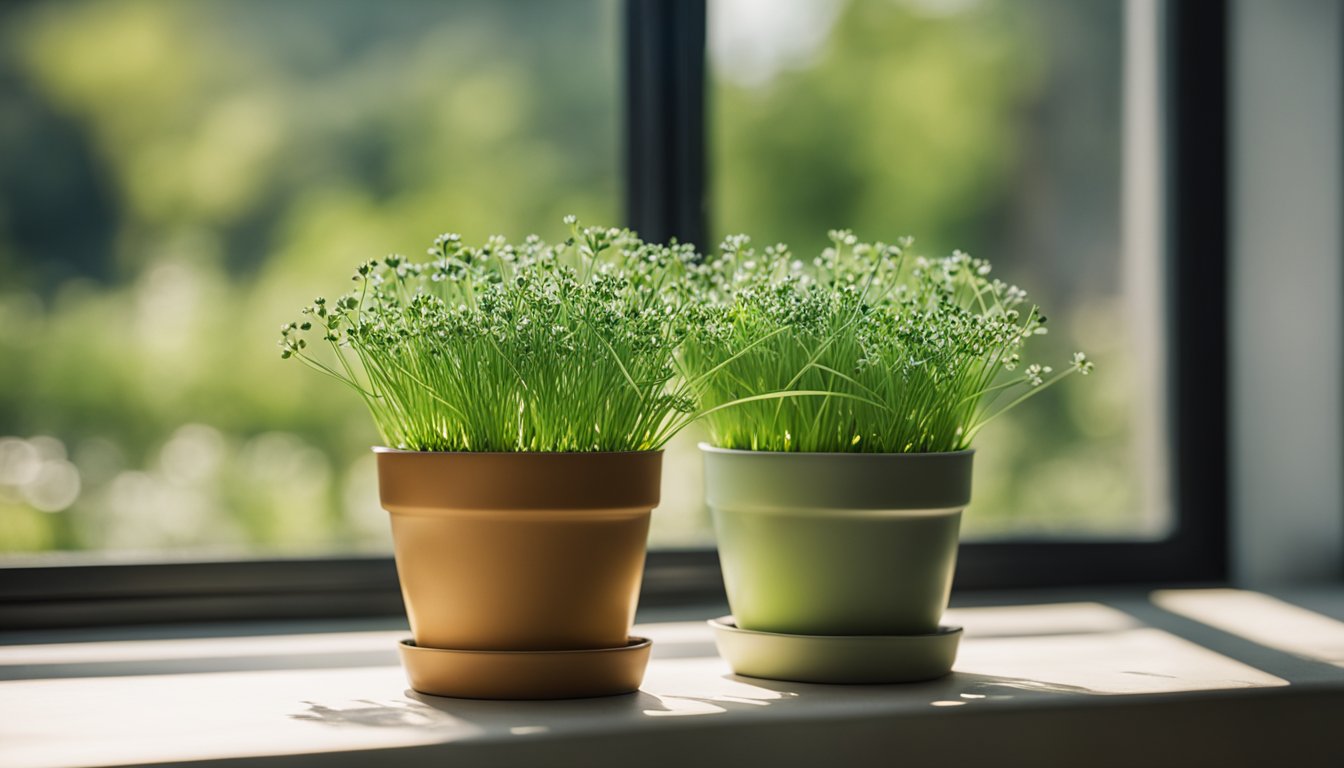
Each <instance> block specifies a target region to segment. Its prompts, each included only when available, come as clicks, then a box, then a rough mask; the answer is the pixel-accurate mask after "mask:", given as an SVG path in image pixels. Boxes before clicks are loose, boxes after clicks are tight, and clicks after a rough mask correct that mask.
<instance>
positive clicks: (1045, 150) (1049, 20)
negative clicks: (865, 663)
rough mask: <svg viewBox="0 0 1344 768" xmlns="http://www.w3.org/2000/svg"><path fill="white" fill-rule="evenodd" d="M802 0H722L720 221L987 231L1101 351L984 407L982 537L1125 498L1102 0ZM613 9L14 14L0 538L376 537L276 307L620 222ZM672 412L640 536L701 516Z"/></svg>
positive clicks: (338, 415)
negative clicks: (534, 238) (281, 345)
mask: <svg viewBox="0 0 1344 768" xmlns="http://www.w3.org/2000/svg"><path fill="white" fill-rule="evenodd" d="M729 5H732V6H735V8H734V9H732V12H731V13H729V12H728V11H725V10H724V9H725V8H727V7H728V6H729ZM804 6H806V7H808V8H812V11H811V13H812V16H810V17H807V18H806V19H804V20H803V22H802V23H803V25H804V27H805V29H804V30H803V31H802V32H801V33H800V32H799V31H798V29H792V31H791V29H790V28H787V27H783V28H780V27H777V26H775V27H772V26H771V24H770V23H766V22H764V21H762V22H761V23H760V24H753V23H752V18H753V17H752V16H751V14H752V13H756V14H757V15H758V17H759V18H761V19H768V18H771V17H773V16H774V15H775V14H774V13H773V11H772V8H773V6H772V5H771V4H770V3H764V4H762V3H759V2H756V3H752V2H744V1H739V2H734V3H712V4H711V11H712V12H711V25H712V28H711V38H713V39H712V40H711V43H712V44H711V48H712V51H711V54H712V56H711V64H712V80H711V83H710V88H711V103H710V110H711V123H710V126H709V130H710V141H711V148H712V149H711V158H710V163H711V174H712V178H713V180H714V181H713V184H712V188H711V190H710V194H711V197H710V201H711V203H710V206H711V207H710V213H711V223H712V225H713V226H714V227H715V230H716V231H717V232H719V233H721V234H723V233H727V232H728V231H734V232H736V231H745V232H749V233H751V234H753V235H754V236H755V237H757V238H758V239H760V240H762V241H770V242H773V241H777V240H784V241H788V242H790V243H792V244H793V245H794V246H795V248H796V249H799V250H804V251H805V250H809V249H815V248H819V247H820V243H821V240H822V238H824V235H825V231H826V230H827V229H828V228H832V227H838V226H848V227H852V228H854V229H855V230H857V231H858V232H859V233H860V234H861V235H862V236H864V237H870V238H886V239H892V238H895V237H896V236H898V235H901V234H911V235H914V236H915V237H916V238H918V239H919V241H920V242H921V243H922V244H923V247H924V248H926V249H927V250H929V251H930V252H939V251H945V250H950V249H951V248H953V247H961V248H963V249H966V250H969V251H971V252H972V253H973V254H975V255H979V256H985V257H988V258H991V259H993V260H994V261H995V263H996V268H997V269H998V272H999V274H1000V276H1001V277H1002V278H1003V279H1005V280H1008V281H1010V282H1017V283H1020V284H1022V285H1024V286H1025V287H1027V288H1028V289H1029V290H1032V289H1034V292H1035V293H1036V294H1037V296H1038V298H1039V299H1040V300H1041V302H1042V303H1043V304H1045V305H1046V306H1047V308H1049V309H1052V310H1053V312H1052V313H1051V314H1052V317H1051V323H1052V325H1053V326H1055V329H1056V332H1057V333H1056V335H1052V336H1049V337H1046V343H1043V344H1041V345H1039V348H1038V352H1039V353H1040V357H1041V359H1042V360H1043V361H1044V362H1051V361H1054V362H1055V363H1057V364H1058V363H1062V362H1063V361H1064V360H1065V359H1066V358H1067V353H1068V352H1071V351H1072V350H1073V349H1074V348H1075V347H1077V348H1082V349H1086V350H1087V351H1088V352H1089V354H1090V355H1091V356H1092V357H1094V358H1096V359H1097V360H1098V361H1099V369H1098V373H1097V374H1096V375H1095V376H1094V377H1092V378H1091V379H1089V380H1084V381H1079V382H1070V383H1069V384H1068V385H1067V386H1063V387H1061V388H1060V389H1059V390H1056V391H1055V392H1054V393H1052V394H1051V395H1050V396H1048V397H1046V398H1041V399H1040V401H1038V402H1036V403H1034V404H1032V406H1031V407H1029V408H1023V409H1022V410H1021V411H1020V412H1019V413H1015V414H1014V417H1013V418H1012V420H1011V421H1008V420H1005V421H1004V422H1003V423H1002V424H1000V425H999V426H998V427H997V428H995V429H994V430H993V431H992V432H987V433H986V434H985V435H984V439H983V440H982V441H981V444H980V446H979V447H980V450H981V453H980V456H979V458H978V459H977V460H978V461H979V462H980V463H981V467H980V470H979V476H978V478H977V483H978V484H979V485H978V488H977V494H976V504H975V507H974V511H973V513H972V514H971V515H970V516H969V517H968V530H969V531H970V532H972V533H975V532H979V533H982V534H995V533H1015V532H1021V531H1023V530H1067V531H1082V532H1100V533H1116V532H1128V531H1133V530H1135V529H1136V528H1139V527H1141V524H1140V522H1138V521H1137V518H1136V514H1135V511H1134V507H1135V503H1136V498H1137V495H1136V493H1135V492H1134V490H1133V489H1134V487H1135V485H1136V484H1137V483H1138V482H1139V480H1138V479H1136V470H1135V468H1134V464H1133V461H1132V460H1131V458H1130V456H1131V454H1132V453H1133V450H1132V445H1131V439H1130V435H1129V432H1128V424H1129V421H1130V416H1131V414H1132V411H1133V409H1134V408H1136V407H1139V405H1138V404H1136V402H1135V401H1134V398H1133V397H1132V396H1131V395H1132V393H1131V392H1130V389H1129V388H1128V381H1129V380H1128V379H1127V378H1126V377H1125V375H1124V374H1123V371H1124V369H1125V355H1126V351H1125V350H1126V349H1127V344H1129V343H1131V340H1130V339H1129V338H1128V337H1127V336H1126V329H1125V326H1124V323H1123V312H1122V311H1121V308H1120V302H1119V298H1118V297H1119V290H1118V283H1119V279H1118V276H1117V275H1118V263H1119V260H1120V252H1119V245H1118V242H1119V232H1118V227H1119V224H1118V216H1119V209H1118V194H1119V192H1118V185H1119V182H1118V178H1119V146H1120V145H1119V117H1118V112H1119V50H1118V46H1119V39H1118V34H1119V33H1118V25H1119V10H1118V9H1119V3H1118V2H1106V3H1095V4H1072V3H1067V2H1063V0H1054V1H1053V2H1049V1H1047V0H1031V1H1025V2H1007V1H1001V2H990V1H989V0H985V1H984V2H964V1H963V2H957V3H952V4H948V3H943V4H938V3H934V2H931V0H923V1H922V2H915V1H914V0H910V1H908V2H892V1H891V0H853V2H839V1H838V0H837V1H836V2H809V3H800V4H799V6H798V7H804ZM760 14H765V15H764V16H759V15H760ZM744 20H745V22H744ZM786 21H787V19H786ZM796 21H797V20H795V22H796ZM619 26H620V25H619V5H618V4H617V3H616V2H613V1H612V0H606V1H603V0H572V1H570V2H564V3H550V2H524V1H523V0H511V1H508V2H500V1H499V0H493V1H487V0H473V1H471V2H467V1H464V0H458V1H456V2H452V3H426V2H414V1H413V0H396V1H395V2H377V3H375V2H367V1H363V2H361V1H357V0H339V1H336V0H288V1H287V2H284V3H275V2H262V1H261V0H211V1H208V2H206V1H202V2H193V3H178V2H172V1H171V0H75V1H73V2H61V3H53V2H22V3H11V4H6V5H5V6H3V7H0V82H3V83H4V85H3V89H2V90H0V274H2V275H4V277H3V278H0V553H10V555H14V554H18V553H25V552H46V551H52V550H94V551H103V552H119V553H162V552H164V551H167V550H172V551H173V552H174V553H176V554H179V555H188V556H201V555H209V554H218V555H221V556H236V555H239V554H247V553H267V554H274V553H303V552H329V551H381V550H382V549H384V548H385V547H386V546H387V544H386V542H387V538H386V537H387V534H386V520H385V517H384V515H383V513H382V512H381V511H380V510H378V508H377V504H376V494H375V493H374V487H373V483H374V478H373V475H372V464H371V460H370V455H369V453H368V446H369V445H370V444H372V443H374V442H375V441H376V437H375V434H374V431H373V429H372V426H371V424H370V423H369V419H368V417H367V415H366V414H365V413H364V412H363V411H362V410H361V407H360V405H359V403H358V402H357V401H356V400H355V399H354V398H352V397H350V396H349V393H348V392H346V391H344V390H343V389H342V388H340V387H339V386H336V385H335V384H333V383H332V382H329V381H325V380H322V379H320V378H319V377H317V376H315V375H313V374H311V373H310V372H309V371H306V370H303V369H302V368H300V367H299V366H296V365H293V364H291V363H286V362H282V361H281V360H280V358H279V355H278V354H277V351H276V349H275V348H274V346H273V344H274V337H275V336H276V335H277V331H278V328H279V325H280V324H281V323H282V322H285V321H287V320H289V319H292V317H293V316H294V315H295V310H296V308H297V307H298V306H299V305H301V304H303V303H305V302H307V301H308V300H309V299H311V298H312V296H313V295H314V294H318V293H322V294H327V295H335V294H338V293H340V292H341V291H342V290H343V289H344V281H345V279H346V277H347V275H348V272H349V270H350V269H351V268H352V266H353V265H354V264H355V263H357V262H358V261H360V260H362V259H366V258H369V257H375V256H380V255H382V254H385V253H387V252H393V251H395V252H402V253H408V254H419V253H421V252H422V249H423V248H424V247H425V246H426V245H427V244H428V242H429V241H430V240H431V239H432V238H433V237H434V235H436V234H438V233H440V232H443V231H457V232H461V233H462V234H463V236H464V237H466V238H468V239H472V240H477V239H481V238H484V237H485V236H486V235H487V234H490V233H494V232H500V233H503V234H506V235H509V236H510V237H520V236H522V235H524V234H526V233H528V232H531V231H538V232H539V233H542V234H545V235H549V236H555V235H556V234H558V233H559V231H560V230H561V229H562V225H561V223H560V220H561V217H562V216H563V215H564V214H566V213H576V214H578V215H579V216H580V217H581V218H583V219H585V220H587V221H591V222H608V221H610V222H617V221H619V216H620V210H619V209H620V205H619V200H620V187H619V178H620V170H619V157H620V139H619V117H620V104H619V102H618V99H619V98H620V87H619V83H620V72H619V67H620V61H619V59H620V57H619V37H618V35H619V32H620V30H619ZM754 26H764V27H765V28H766V29H767V32H769V31H770V30H774V32H773V36H771V35H767V39H765V40H764V41H763V42H762V41H761V40H760V39H758V40H756V41H755V42H754V43H753V42H752V41H751V40H750V39H748V40H747V41H746V42H741V40H739V39H738V38H735V37H734V35H737V34H739V32H740V29H750V28H752V27H754ZM795 26H796V25H795ZM739 27H740V28H739ZM734 30H738V32H734ZM790 35H793V36H792V37H790ZM799 35H801V37H802V38H805V40H804V42H806V39H810V38H808V35H811V36H812V37H813V38H817V39H814V40H812V42H811V43H810V45H811V47H810V48H809V47H808V46H807V45H802V46H801V48H799V45H801V44H799V43H797V38H798V37H799ZM759 37H760V36H759V35H758V38H759ZM725 40H726V42H725ZM751 45H756V46H757V48H755V49H753V48H751V47H750V46H751ZM771 45H774V49H771V48H770V46H771ZM761 46H764V48H762V47H761ZM790 46H793V48H790ZM772 50H773V51H774V52H773V53H772V52H771V51H772ZM780 50H783V51H784V53H783V54H781V53H780ZM734 51H736V52H737V53H739V54H744V55H747V58H746V59H741V58H740V57H739V58H738V59H734V55H735V54H734V53H733V52H734ZM752 51H755V53H752ZM762 51H764V53H762ZM790 51H792V53H790ZM800 51H801V52H800ZM752 55H754V56H756V59H752V58H751V56H752ZM772 56H773V57H774V58H773V59H772V58H771V57H772ZM762 57H764V58H762ZM790 57H792V58H790ZM744 61H745V63H743V62H744ZM762 61H765V64H762V63H761V62H762ZM772 61H773V62H774V63H773V64H771V62H772ZM772 67H773V68H772ZM694 441H695V436H694V435H690V434H688V435H686V436H684V437H683V438H679V439H678V441H677V442H676V443H675V444H674V446H673V447H672V448H671V450H670V451H669V455H668V464H667V469H666V474H667V475H668V477H669V481H668V485H667V488H666V490H665V492H664V506H663V509H662V511H660V512H659V514H658V515H657V516H656V520H657V522H656V523H655V531H654V535H653V542H652V543H653V544H654V545H655V546H657V545H677V544H694V543H704V542H706V541H708V540H709V537H710V532H709V530H708V527H707V523H706V519H705V517H704V512H703V509H702V508H701V505H700V501H699V493H700V489H699V483H698V474H699V469H698V457H697V456H696V454H695V452H694V449H693V445H694Z"/></svg>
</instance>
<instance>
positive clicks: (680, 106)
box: [0, 0, 1228, 629]
mask: <svg viewBox="0 0 1344 768" xmlns="http://www.w3.org/2000/svg"><path fill="white" fill-rule="evenodd" d="M1163 8H1164V10H1163V12H1164V14H1165V18H1164V23H1163V29H1164V34H1165V39H1164V41H1163V45H1164V49H1165V52H1166V54H1165V55H1166V58H1167V67H1166V69H1167V72H1166V83H1165V88H1164V94H1163V106H1164V108H1165V110H1164V114H1165V115H1166V120H1167V123H1166V125H1165V127H1164V133H1165V139H1166V142H1167V144H1166V150H1167V153H1168V157H1169V158H1170V159H1169V162H1168V165H1167V168H1166V171H1165V172H1166V178H1165V187H1166V202H1167V215H1166V220H1167V222H1168V225H1167V231H1166V232H1165V246H1166V247H1165V253H1166V257H1165V258H1166V262H1167V275H1168V290H1169V294H1168V296H1167V306H1168V308H1169V309H1168V337H1169V339H1170V344H1169V345H1168V348H1169V352H1168V359H1167V361H1166V363H1167V366H1168V373H1169V379H1168V381H1169V382H1170V383H1169V390H1168V396H1169V398H1170V399H1169V403H1170V412H1171V413H1172V421H1171V425H1170V427H1171V432H1170V443H1169V450H1170V457H1171V467H1172V487H1173V510H1174V513H1175V515H1176V520H1175V525H1174V529H1173V531H1172V533H1171V534H1170V535H1169V536H1168V537H1166V538H1164V539H1161V540H1158V541H1097V540H1068V539H1055V538H1051V539H1013V540H1008V541H996V542H968V543H966V544H963V545H962V548H961V555H960V562H959V564H958V568H957V576H956V587H957V588H958V589H959V590H966V589H970V590H980V589H994V588H1014V589H1015V588H1031V587H1051V586H1053V587H1059V586H1075V585H1085V584H1089V585H1097V584H1159V583H1164V584H1170V583H1217V582H1222V581H1224V580H1225V579H1226V577H1227V568H1228V564H1227V481H1228V475H1227V466H1228V457H1227V436H1228V428H1227V415H1226V408H1227V376H1226V373H1227V339H1226V327H1227V324H1226V320H1227V298H1226V294H1227V290H1226V282H1227V278H1226V276H1227V201H1226V182H1227V179H1228V173H1227V161H1226V151H1227V97H1226V93H1227V60H1226V59H1227V36H1228V35H1227V24H1228V19H1227V7H1226V3H1225V2H1224V1H1223V0H1217V1H1216V2H1202V3H1192V2H1178V3H1168V4H1164V6H1163ZM705 32H706V2H705V0H625V23H624V34H625V40H624V51H625V84H624V96H625V101H626V104H625V109H626V124H625V129H626V130H625V146H624V153H625V161H626V163H625V165H626V212H627V219H628V224H629V225H630V226H632V227H633V228H635V229H637V230H639V231H640V232H642V233H643V234H644V235H645V236H647V237H650V238H653V239H659V240H662V239H667V238H672V237H675V238H677V239H679V240H682V241H684V242H693V243H696V244H699V245H704V238H705V236H706V233H707V232H708V226H707V221H706V218H707V215H706V205H705V201H706V186H705V178H706V177H705V114H706V103H705ZM1211 286H1212V289H1210V287H1211ZM1193 296H1197V297H1198V301H1180V300H1177V299H1179V298H1181V297H1193ZM66 562H68V563H71V564H62V563H66ZM641 601H642V604H644V605H668V604H688V603H722V602H723V601H724V596H723V584H722V581H721V579H720V576H719V566H718V555H717V553H715V552H714V551H713V550H708V549H706V550H663V551H653V552H650V553H649V557H648V565H647V569H646V575H645V583H644V590H643V594H642V597H641ZM401 612H402V604H401V596H400V592H399V589H398V584H397V576H396V567H395V565H394V563H393V561H392V559H391V557H389V556H369V557H325V558H294V559H267V560H246V561H214V562H201V561H193V562H153V563H127V564H88V563H87V561H85V562H84V563H81V562H80V561H79V560H78V559H69V560H67V559H63V558H56V559H53V560H52V561H51V563H50V564H46V563H44V564H41V565H26V566H7V567H0V628H6V629H19V628H40V627H54V626H76V625H83V626H91V625H112V624H136V623H166V622H183V621H236V620H242V619H299V618H318V617H355V616H391V615H400V614H401Z"/></svg>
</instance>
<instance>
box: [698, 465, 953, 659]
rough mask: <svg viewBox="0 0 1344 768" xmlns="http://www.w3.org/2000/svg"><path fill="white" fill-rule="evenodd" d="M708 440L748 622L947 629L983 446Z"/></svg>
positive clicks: (710, 476)
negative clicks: (886, 449)
mask: <svg viewBox="0 0 1344 768" xmlns="http://www.w3.org/2000/svg"><path fill="white" fill-rule="evenodd" d="M701 449H702V451H703V452H704V459H705V493H706V500H707V502H708V504H709V507H710V510H711V513H712V515H713V518H714V529H715V533H716V535H717V537H718V544H719V558H720V562H721V563H722V567H723V578H724V584H725V586H726V588H727V591H728V602H729V604H730V606H731V607H732V611H733V615H734V617H735V618H736V621H737V626H739V627H741V628H742V629H746V630H755V631H760V632H776V633H783V634H795V635H919V634H929V633H933V632H936V631H937V630H938V621H939V618H940V617H941V616H942V614H943V612H944V611H945V610H946V609H947V601H948V597H949V594H950V592H951V589H952V573H953V570H954V569H955V566H956V557H957V542H958V534H959V530H960V526H961V512H962V510H963V509H964V508H965V506H966V504H967V503H969V501H970V493H971V457H972V452H971V451H960V452H955V453H930V454H858V453H853V454H850V453H770V452H757V451H736V450H726V449H721V448H714V447H711V446H707V445H702V446H701Z"/></svg>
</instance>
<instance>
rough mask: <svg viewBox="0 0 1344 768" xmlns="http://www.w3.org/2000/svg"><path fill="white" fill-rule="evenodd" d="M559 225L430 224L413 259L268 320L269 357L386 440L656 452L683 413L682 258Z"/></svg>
mask: <svg viewBox="0 0 1344 768" xmlns="http://www.w3.org/2000/svg"><path fill="white" fill-rule="evenodd" d="M565 223H566V224H567V225H568V226H569V230H570V237H569V238H568V239H566V240H565V241H564V242H562V243H558V244H552V243H547V242H544V241H542V240H541V239H540V238H538V237H536V236H535V235H533V236H530V237H528V238H526V239H525V240H523V241H522V242H521V243H518V244H513V243H509V242H507V241H506V240H505V239H504V238H502V237H491V238H489V239H488V240H486V241H485V243H484V244H482V245H481V246H479V247H471V246H468V245H466V244H464V243H463V241H462V238H461V237H459V236H458V235H455V234H445V235H442V236H440V237H438V238H437V239H435V240H434V243H433V245H432V246H431V247H430V248H429V251H428V254H427V260H424V261H415V260H411V259H408V258H406V257H404V256H400V255H392V256H388V257H387V258H386V259H383V260H381V261H370V262H366V263H364V264H361V265H360V266H359V267H358V268H357V269H356V271H355V274H354V276H353V281H354V290H353V291H351V292H350V293H348V294H346V295H344V296H342V297H340V298H339V299H336V300H334V301H327V300H325V299H322V298H318V299H315V300H314V301H313V303H312V304H311V305H310V306H308V307H307V308H305V309H304V310H303V314H304V320H303V322H302V323H289V324H287V325H285V326H283V327H282V329H281V339H280V347H281V353H280V354H281V357H284V358H295V359H298V360H300V361H302V362H303V363H305V364H307V365H309V366H310V367H312V368H315V369H317V370H319V371H321V372H322V373H325V374H327V375H330V376H332V377H334V378H336V379H338V380H340V381H342V382H343V383H344V384H345V385H347V386H348V387H349V388H350V389H351V390H353V391H354V392H356V393H357V394H358V395H359V396H360V397H361V398H362V399H363V401H364V403H365V405H367V406H368V409H369V411H370V413H371V414H372V415H373V419H374V421H375V423H376V424H377V427H378V429H379V431H380V432H381V433H382V437H383V439H384V440H385V441H386V443H387V444H388V445H390V446H394V447H398V448H403V449H410V450H434V451H631V450H652V449H657V448H659V447H661V446H662V445H663V444H664V443H665V442H666V441H667V440H668V438H670V437H671V435H672V433H673V432H674V431H675V430H676V429H678V428H680V426H682V425H684V423H685V422H686V421H687V419H688V418H690V417H692V416H693V410H694V405H695V400H694V398H693V397H692V396H691V392H690V389H689V386H690V385H689V384H688V383H687V382H686V381H684V380H682V379H681V378H679V377H678V371H677V368H676V365H675V354H676V350H677V349H678V348H679V346H680V343H681V341H682V339H683V337H684V335H685V332H686V327H687V326H686V322H685V319H684V317H683V316H682V314H681V313H680V312H678V302H679V301H680V299H679V296H680V295H682V294H684V290H681V288H682V287H683V284H684V281H683V280H682V279H681V278H680V277H679V276H680V275H683V274H684V272H685V265H686V264H688V263H692V262H694V261H695V260H696V258H697V256H696V254H695V253H694V250H693V249H691V248H689V247H687V246H679V245H676V244H673V245H666V246H664V245H654V244H650V243H645V242H643V241H641V240H640V239H639V238H638V237H636V236H635V235H634V234H633V233H631V232H629V231H627V230H622V229H607V228H599V227H581V226H580V225H579V222H578V221H577V220H576V219H574V218H573V217H566V219H565ZM309 335H314V336H315V337H316V338H317V339H318V340H319V341H320V342H321V343H322V344H324V345H325V347H326V349H325V351H324V352H323V353H321V354H317V353H315V352H314V350H313V348H311V347H310V346H309V344H308V339H307V336H309Z"/></svg>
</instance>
